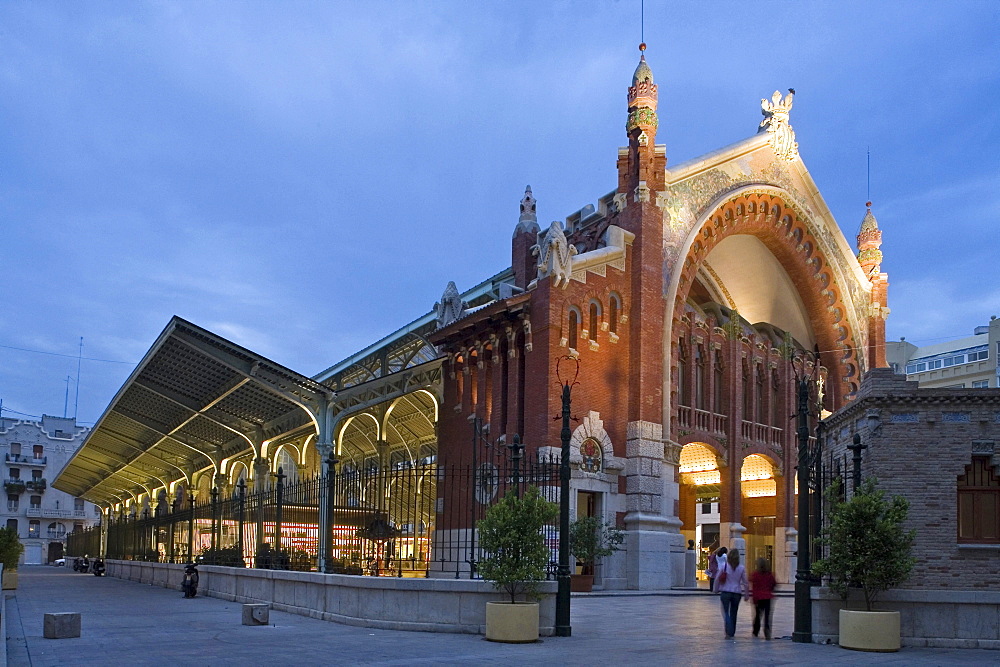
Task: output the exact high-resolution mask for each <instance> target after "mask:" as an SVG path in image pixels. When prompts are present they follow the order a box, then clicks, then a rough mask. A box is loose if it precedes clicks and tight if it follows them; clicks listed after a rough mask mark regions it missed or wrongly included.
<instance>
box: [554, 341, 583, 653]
mask: <svg viewBox="0 0 1000 667" xmlns="http://www.w3.org/2000/svg"><path fill="white" fill-rule="evenodd" d="M567 359H568V360H571V361H573V362H574V363H575V364H576V374H574V376H573V381H572V382H570V381H569V380H568V379H567V380H563V378H562V376H561V375H560V373H559V364H560V363H561V362H563V361H565V360H567ZM579 372H580V362H579V361H578V360H577V359H574V358H573V357H562V358H560V359H559V361H558V362H556V377H557V378H558V379H559V382H560V384H561V385H562V431H560V433H559V436H560V440H561V441H562V458H561V461H560V463H559V568H558V570H557V573H558V575H557V580H558V582H559V588H558V591H557V593H556V625H555V636H556V637H569V636H571V635H572V634H573V626H571V625H570V611H569V588H570V575H569V440H570V437H571V436H572V431H570V429H569V420H570V405H571V403H572V390H573V385H574V384H576V376H577V375H578V374H579Z"/></svg>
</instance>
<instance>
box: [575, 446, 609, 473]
mask: <svg viewBox="0 0 1000 667" xmlns="http://www.w3.org/2000/svg"><path fill="white" fill-rule="evenodd" d="M580 456H581V457H582V459H583V460H582V461H580V470H582V471H584V472H601V469H602V468H603V467H604V453H603V452H602V451H601V445H600V444H598V442H597V441H596V440H594V439H593V438H587V439H586V440H584V441H583V442H582V443H580Z"/></svg>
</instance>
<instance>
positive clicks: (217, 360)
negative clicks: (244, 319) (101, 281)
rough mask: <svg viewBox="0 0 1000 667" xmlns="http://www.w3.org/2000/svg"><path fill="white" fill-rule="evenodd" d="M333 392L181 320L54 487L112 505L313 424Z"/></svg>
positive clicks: (187, 477) (124, 389)
mask: <svg viewBox="0 0 1000 667" xmlns="http://www.w3.org/2000/svg"><path fill="white" fill-rule="evenodd" d="M332 397H333V392H332V391H331V390H330V389H328V388H327V387H325V386H323V385H321V384H320V383H318V382H316V381H314V380H312V379H310V378H308V377H306V376H304V375H299V374H298V373H296V372H294V371H292V370H289V369H287V368H285V367H283V366H280V365H278V364H276V363H274V362H272V361H270V360H268V359H266V358H264V357H262V356H260V355H258V354H255V353H253V352H251V351H249V350H247V349H246V348H243V347H240V346H239V345H236V344H235V343H232V342H230V341H228V340H226V339H224V338H222V337H220V336H217V335H215V334H213V333H211V332H209V331H206V330H205V329H202V328H200V327H197V326H195V325H193V324H191V323H190V322H187V321H185V320H183V319H181V318H179V317H174V318H173V319H171V320H170V323H169V324H168V325H167V327H166V328H165V329H164V330H163V333H161V334H160V336H159V338H157V340H156V342H155V343H154V344H153V346H152V347H151V348H150V350H149V352H147V353H146V356H145V357H143V359H142V361H141V362H140V363H139V366H138V367H137V368H136V370H135V371H134V372H133V373H132V375H131V376H130V377H129V379H128V380H127V381H126V382H125V385H124V386H123V387H122V388H121V389H120V390H119V391H118V394H117V395H116V396H115V397H114V399H113V400H112V402H111V405H110V406H109V407H108V409H107V410H106V411H105V413H104V414H103V415H102V416H101V419H100V420H99V421H98V422H97V424H96V425H95V426H94V428H93V430H92V431H91V432H90V434H89V435H88V436H87V438H86V440H85V441H84V443H83V445H82V446H81V447H80V449H79V450H78V451H77V453H76V455H74V456H73V458H72V459H70V461H69V463H67V464H66V467H65V468H63V470H62V472H61V473H60V474H59V476H58V477H57V479H56V480H55V481H54V482H53V484H52V486H53V487H55V488H57V489H59V490H60V491H65V492H66V493H69V494H72V495H74V496H77V497H81V498H85V499H87V500H89V501H91V502H95V503H99V504H105V505H107V504H115V503H119V502H122V501H125V500H128V499H130V498H135V497H137V496H138V495H140V494H142V493H148V492H150V491H151V490H153V489H156V488H160V487H168V486H169V484H170V483H171V482H174V481H177V480H180V479H185V480H186V481H187V482H190V481H191V479H192V477H193V475H194V473H196V472H197V471H199V470H203V469H205V468H208V467H214V468H216V469H217V468H218V465H219V463H220V462H221V461H222V460H223V459H225V458H227V457H233V456H237V455H239V454H241V453H245V452H248V451H252V450H253V448H254V445H259V444H260V443H261V442H263V441H264V440H267V439H270V438H274V437H277V436H279V435H281V434H284V433H288V432H289V431H292V430H295V429H299V428H302V427H304V426H308V425H309V424H310V423H313V424H315V419H316V416H317V415H319V414H321V411H322V410H323V406H324V405H325V403H326V401H328V400H329V399H331V398H332Z"/></svg>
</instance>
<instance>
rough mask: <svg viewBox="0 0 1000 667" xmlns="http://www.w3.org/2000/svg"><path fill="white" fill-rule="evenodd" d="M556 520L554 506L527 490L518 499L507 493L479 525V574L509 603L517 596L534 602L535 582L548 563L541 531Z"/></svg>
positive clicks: (546, 549) (538, 580) (530, 488)
mask: <svg viewBox="0 0 1000 667" xmlns="http://www.w3.org/2000/svg"><path fill="white" fill-rule="evenodd" d="M557 516H559V508H558V507H557V506H556V504H555V503H551V502H549V501H548V500H545V498H543V497H542V494H541V493H540V492H539V491H538V489H537V488H536V487H534V486H531V487H528V490H527V491H526V492H525V494H524V496H523V497H521V498H518V497H517V496H516V495H515V494H514V493H513V492H509V493H508V494H507V495H506V496H504V498H503V500H501V501H500V502H498V503H497V504H496V505H493V506H492V507H490V508H489V509H488V510H486V516H485V517H484V518H483V519H481V520H480V521H479V523H478V525H477V527H478V529H479V544H480V545H481V546H482V548H483V550H484V551H485V552H486V554H485V555H484V556H483V560H482V561H481V562H480V563H479V573H480V574H481V575H482V577H483V579H486V580H487V581H492V582H493V585H494V586H495V587H496V588H497V590H500V591H504V592H505V593H507V595H509V596H510V601H511V603H514V602H515V601H516V600H517V596H519V595H524V596H525V597H527V598H528V599H537V598H538V582H540V581H541V580H543V579H544V578H545V566H546V565H548V563H549V548H548V546H547V545H546V544H545V536H544V535H543V534H542V527H543V526H545V524H547V523H550V522H552V521H554V520H555V519H556V517H557Z"/></svg>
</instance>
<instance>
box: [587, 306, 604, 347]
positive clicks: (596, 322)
mask: <svg viewBox="0 0 1000 667" xmlns="http://www.w3.org/2000/svg"><path fill="white" fill-rule="evenodd" d="M600 320H601V307H600V306H599V305H598V303H597V302H596V301H591V302H590V321H589V324H588V327H587V330H588V331H589V332H590V340H594V341H596V340H597V327H599V326H600Z"/></svg>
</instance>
